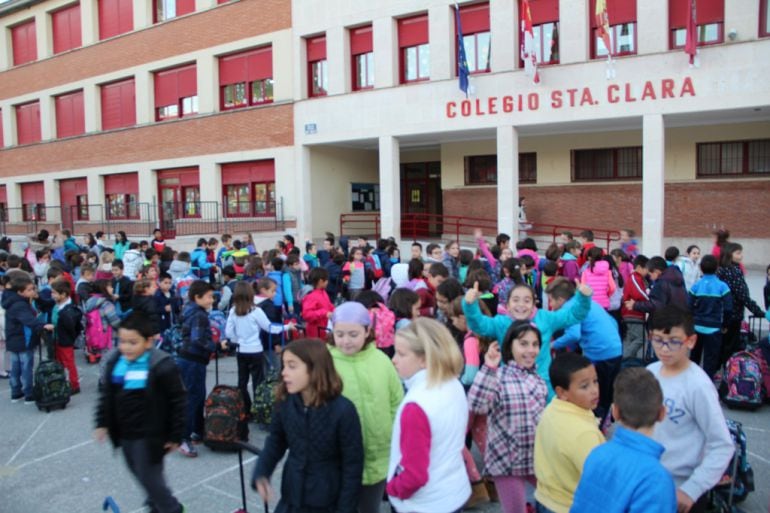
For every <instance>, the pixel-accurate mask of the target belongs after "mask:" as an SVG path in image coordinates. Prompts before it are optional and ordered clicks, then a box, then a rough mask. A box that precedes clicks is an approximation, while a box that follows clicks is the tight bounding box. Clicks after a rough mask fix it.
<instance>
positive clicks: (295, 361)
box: [252, 339, 459, 513]
mask: <svg viewBox="0 0 770 513" xmlns="http://www.w3.org/2000/svg"><path fill="white" fill-rule="evenodd" d="M281 358H282V359H283V370H282V371H281V377H282V380H283V381H282V382H281V383H280V384H279V385H278V387H277V388H276V392H275V395H276V405H275V409H274V412H273V420H272V423H271V425H270V434H269V435H268V437H267V440H266V441H265V445H264V448H263V449H262V453H261V454H260V456H259V461H257V466H256V468H255V469H254V475H253V477H252V483H253V486H254V487H255V488H256V490H257V492H259V495H260V496H261V497H262V499H263V500H265V501H266V500H269V499H270V498H271V496H272V494H273V493H272V489H271V487H270V476H271V475H272V474H273V471H274V470H275V467H276V466H278V463H279V462H280V461H281V459H282V458H283V455H284V454H285V453H286V451H287V450H288V451H289V456H288V458H287V459H286V462H285V463H284V466H283V477H282V480H281V499H280V500H279V502H278V506H277V507H276V511H277V512H284V513H300V512H303V513H304V512H308V513H316V512H318V513H320V512H326V511H335V512H338V513H354V512H355V511H356V507H357V505H358V493H359V490H360V488H361V476H362V474H363V470H364V464H363V462H364V451H363V444H362V440H361V423H360V422H359V420H358V414H357V413H356V407H355V406H354V405H353V403H352V402H350V400H349V399H347V398H345V397H343V396H342V380H341V379H340V376H339V374H337V371H335V370H334V363H333V362H332V357H331V355H330V354H329V351H328V349H327V348H326V346H325V345H324V344H319V343H318V341H317V340H309V339H303V340H296V341H294V342H292V343H291V344H289V345H287V346H286V348H285V349H284V351H283V353H282V355H281ZM458 386H459V385H458ZM458 454H459V448H458Z"/></svg>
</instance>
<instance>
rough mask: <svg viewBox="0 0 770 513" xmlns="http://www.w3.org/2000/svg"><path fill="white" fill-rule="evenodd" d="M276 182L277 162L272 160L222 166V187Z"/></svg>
mask: <svg viewBox="0 0 770 513" xmlns="http://www.w3.org/2000/svg"><path fill="white" fill-rule="evenodd" d="M274 181H275V161H274V160H272V159H268V160H255V161H251V162H236V163H233V164H222V185H235V184H242V183H252V182H274Z"/></svg>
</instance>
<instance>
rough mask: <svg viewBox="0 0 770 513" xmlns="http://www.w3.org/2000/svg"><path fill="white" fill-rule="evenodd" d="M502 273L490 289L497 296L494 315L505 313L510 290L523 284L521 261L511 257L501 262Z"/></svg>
mask: <svg viewBox="0 0 770 513" xmlns="http://www.w3.org/2000/svg"><path fill="white" fill-rule="evenodd" d="M502 273H503V279H502V280H500V281H498V282H497V283H496V284H495V286H494V287H493V288H492V292H493V293H495V294H497V310H498V311H497V312H495V313H505V305H507V304H508V296H510V294H511V290H513V287H515V286H516V285H518V284H521V283H524V278H522V276H521V261H520V260H519V259H518V258H513V257H511V258H508V259H507V260H506V261H505V262H503V265H502ZM576 277H577V276H576Z"/></svg>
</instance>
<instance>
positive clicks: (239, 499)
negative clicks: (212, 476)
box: [203, 484, 243, 502]
mask: <svg viewBox="0 0 770 513" xmlns="http://www.w3.org/2000/svg"><path fill="white" fill-rule="evenodd" d="M203 488H206V489H207V490H211V491H212V492H216V493H218V494H219V495H223V496H225V497H229V498H231V499H234V500H236V501H238V502H242V501H243V498H242V497H238V496H235V495H233V494H231V493H227V492H226V491H224V490H220V489H219V488H217V487H215V486H211V485H208V484H207V485H203Z"/></svg>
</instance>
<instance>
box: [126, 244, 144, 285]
mask: <svg viewBox="0 0 770 513" xmlns="http://www.w3.org/2000/svg"><path fill="white" fill-rule="evenodd" d="M143 264H144V257H143V256H142V254H141V253H140V252H139V250H138V249H129V250H128V251H126V252H125V253H124V254H123V275H124V276H126V277H127V278H128V279H129V280H131V281H134V280H136V275H137V273H138V272H139V271H140V270H141V269H142V265H143Z"/></svg>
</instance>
